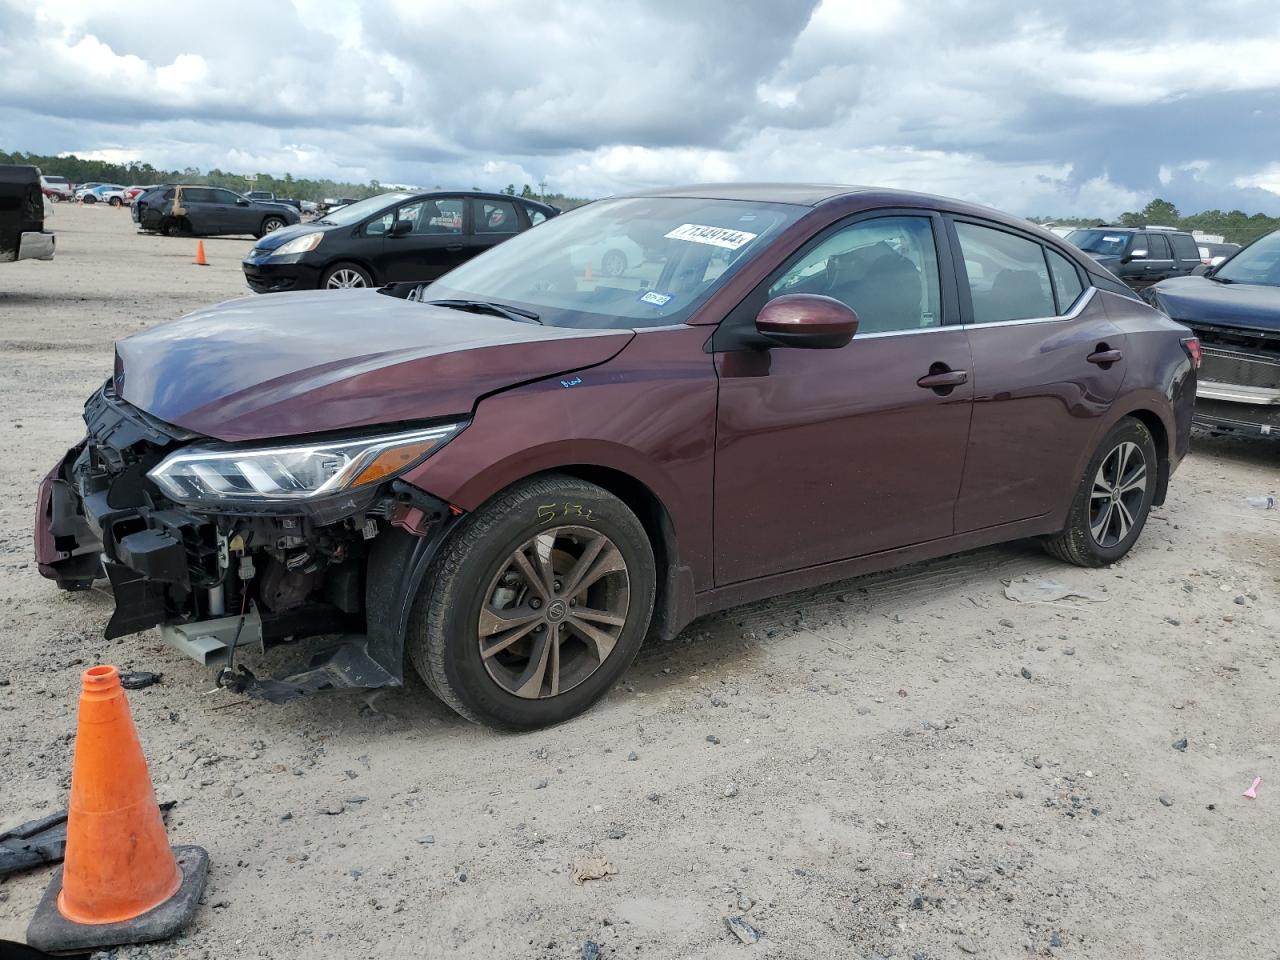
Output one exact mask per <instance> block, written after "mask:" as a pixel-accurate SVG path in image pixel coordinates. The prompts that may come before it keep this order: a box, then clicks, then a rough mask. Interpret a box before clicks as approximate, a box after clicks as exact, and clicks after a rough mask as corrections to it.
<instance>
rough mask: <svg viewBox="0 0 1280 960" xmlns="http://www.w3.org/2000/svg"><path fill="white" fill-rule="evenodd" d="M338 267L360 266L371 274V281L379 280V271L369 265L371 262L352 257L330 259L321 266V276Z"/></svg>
mask: <svg viewBox="0 0 1280 960" xmlns="http://www.w3.org/2000/svg"><path fill="white" fill-rule="evenodd" d="M337 267H359V268H360V269H361V270H363V271H364V272H365V273H367V274H368V275H369V279H370V280H371V281H373V282H374V283H375V284H376V283H377V282H378V271H376V270H374V269H373V267H371V266H369V264H367V263H365V262H364V261H363V260H353V259H350V258H348V259H345V260H330V261H329V262H328V263H326V264H325V265H324V267H322V268H321V270H320V276H322V277H324V276H327V275H328V273H329V271H330V270H333V269H335V268H337Z"/></svg>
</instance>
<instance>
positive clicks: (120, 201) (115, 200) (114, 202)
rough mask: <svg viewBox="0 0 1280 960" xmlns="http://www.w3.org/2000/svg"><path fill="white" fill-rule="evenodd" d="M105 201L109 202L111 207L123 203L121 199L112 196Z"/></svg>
mask: <svg viewBox="0 0 1280 960" xmlns="http://www.w3.org/2000/svg"><path fill="white" fill-rule="evenodd" d="M107 202H108V203H110V204H111V205H112V206H113V207H118V206H121V205H122V204H123V203H124V201H123V200H121V199H120V198H119V197H112V198H111V199H110V200H108V201H107Z"/></svg>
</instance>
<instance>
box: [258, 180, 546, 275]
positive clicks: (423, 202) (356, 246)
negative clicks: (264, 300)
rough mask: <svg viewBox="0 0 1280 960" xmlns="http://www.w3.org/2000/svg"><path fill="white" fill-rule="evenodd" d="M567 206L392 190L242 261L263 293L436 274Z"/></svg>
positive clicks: (271, 239) (263, 245) (276, 239)
mask: <svg viewBox="0 0 1280 960" xmlns="http://www.w3.org/2000/svg"><path fill="white" fill-rule="evenodd" d="M559 212H560V211H559V210H557V209H556V208H555V207H552V206H548V205H547V204H544V203H537V202H536V201H533V200H526V199H523V198H520V197H512V196H507V195H506V194H488V193H441V192H434V193H384V194H382V195H381V196H377V197H370V198H369V199H367V200H361V201H359V202H357V203H353V204H351V205H350V206H346V207H342V208H341V209H339V210H334V211H333V212H331V213H328V214H326V215H325V217H324V218H323V219H321V220H313V221H312V222H310V223H306V224H302V225H300V226H297V227H291V228H289V229H287V230H279V231H276V232H275V233H272V234H270V235H269V236H266V237H263V238H262V239H261V241H260V242H259V243H258V244H257V245H256V246H255V247H254V248H253V249H252V250H250V251H249V253H248V255H247V256H246V257H245V258H244V260H243V261H242V266H243V267H244V276H245V279H246V280H247V281H248V282H249V286H250V287H251V288H252V289H253V290H255V291H257V292H258V293H275V292H278V291H282V290H312V289H317V288H324V289H334V288H339V287H370V286H379V285H381V284H384V283H390V282H393V281H396V280H434V279H436V278H437V277H439V276H441V275H443V274H445V273H447V272H449V271H450V270H452V269H453V268H454V267H456V266H457V265H458V264H460V263H462V262H464V261H466V260H470V259H471V258H472V257H474V256H475V255H476V254H478V253H483V252H484V251H485V250H488V249H489V248H490V247H493V246H496V245H497V244H499V243H501V242H502V241H503V240H506V239H509V238H510V237H514V236H515V235H516V234H517V233H520V232H521V231H523V230H527V229H529V228H530V227H532V226H536V225H537V224H539V223H542V221H544V220H547V219H549V218H550V217H554V216H555V215H556V214H558V213H559Z"/></svg>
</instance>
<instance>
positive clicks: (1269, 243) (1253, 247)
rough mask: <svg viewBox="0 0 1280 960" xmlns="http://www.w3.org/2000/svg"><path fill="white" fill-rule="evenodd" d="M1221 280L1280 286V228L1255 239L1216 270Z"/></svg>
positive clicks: (1217, 276)
mask: <svg viewBox="0 0 1280 960" xmlns="http://www.w3.org/2000/svg"><path fill="white" fill-rule="evenodd" d="M1213 276H1214V277H1215V278H1217V279H1219V280H1230V281H1231V282H1232V283H1258V284H1262V285H1264V286H1268V287H1280V230H1277V231H1275V232H1274V233H1268V234H1267V235H1266V236H1265V237H1261V238H1259V239H1257V240H1255V241H1254V242H1253V243H1251V244H1249V246H1247V247H1245V248H1244V249H1243V250H1241V251H1240V252H1239V253H1237V254H1236V255H1235V256H1234V257H1232V258H1231V259H1230V260H1228V261H1227V262H1226V263H1224V264H1223V265H1222V266H1220V267H1219V268H1218V269H1217V270H1216V271H1214V273H1213Z"/></svg>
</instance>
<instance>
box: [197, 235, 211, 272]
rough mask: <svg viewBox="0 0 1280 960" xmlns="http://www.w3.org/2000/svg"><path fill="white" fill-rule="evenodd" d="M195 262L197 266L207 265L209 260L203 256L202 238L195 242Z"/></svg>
mask: <svg viewBox="0 0 1280 960" xmlns="http://www.w3.org/2000/svg"><path fill="white" fill-rule="evenodd" d="M195 264H196V266H197V267H207V266H208V265H209V261H208V260H206V259H205V258H204V241H203V240H201V241H200V242H198V243H197V244H196V259H195Z"/></svg>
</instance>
